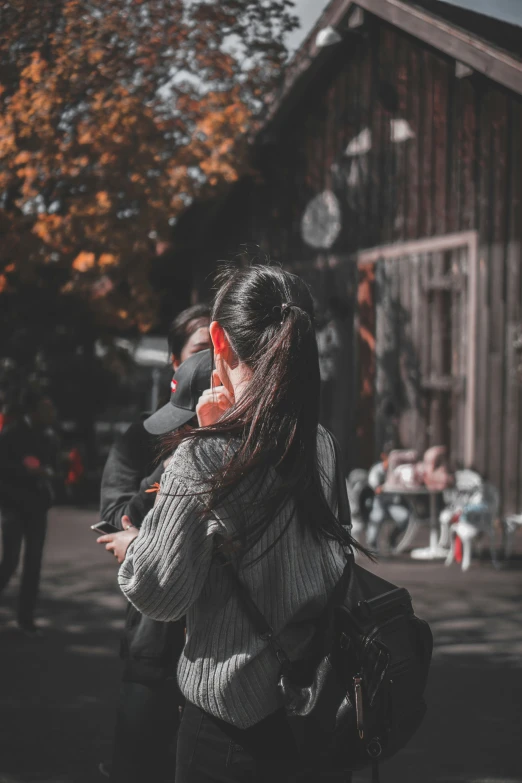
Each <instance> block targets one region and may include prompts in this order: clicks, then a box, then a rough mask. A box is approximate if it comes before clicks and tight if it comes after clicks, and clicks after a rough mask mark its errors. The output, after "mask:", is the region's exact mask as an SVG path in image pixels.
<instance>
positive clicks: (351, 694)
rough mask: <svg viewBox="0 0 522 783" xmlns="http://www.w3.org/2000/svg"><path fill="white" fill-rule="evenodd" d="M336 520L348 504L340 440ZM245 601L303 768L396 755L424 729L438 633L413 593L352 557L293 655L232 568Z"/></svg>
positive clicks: (333, 768)
mask: <svg viewBox="0 0 522 783" xmlns="http://www.w3.org/2000/svg"><path fill="white" fill-rule="evenodd" d="M333 441H334V444H335V450H336V461H337V488H338V498H339V520H340V521H341V522H342V523H343V524H344V525H346V526H349V525H350V522H351V518H350V507H349V504H348V496H347V492H346V482H345V479H344V475H343V469H342V458H341V454H340V449H339V446H338V444H337V442H336V440H335V439H333ZM231 575H232V577H233V581H234V584H235V589H236V591H237V594H238V597H239V599H240V602H241V605H242V606H243V608H244V610H245V611H246V613H247V614H248V616H249V617H250V620H251V622H252V624H253V625H254V627H255V629H256V631H257V633H259V635H260V636H261V637H262V638H263V639H266V641H268V642H269V644H270V646H271V648H272V650H273V652H274V655H276V656H277V658H278V660H279V662H280V664H281V674H280V678H279V683H278V687H279V690H280V693H281V696H282V700H283V703H284V706H285V709H286V714H287V719H288V722H289V724H290V726H291V728H292V732H293V735H294V737H295V739H296V743H297V747H298V751H299V758H300V760H301V761H302V763H303V767H304V768H305V769H306V772H307V774H311V773H313V772H317V773H322V774H323V775H324V774H343V773H344V772H350V771H353V770H360V769H364V768H365V767H368V766H373V776H372V777H373V780H374V781H378V777H379V770H378V765H379V763H380V761H382V760H385V759H388V758H390V757H391V756H393V755H394V754H395V753H397V751H398V750H400V749H401V748H403V747H404V746H405V745H406V744H407V743H408V742H409V740H410V739H411V737H412V736H413V734H414V733H415V732H416V730H417V729H418V728H419V726H420V724H421V721H422V719H423V717H424V714H425V711H426V705H425V702H424V698H423V693H424V689H425V686H426V681H427V677H428V670H429V667H430V662H431V654H432V648H433V638H432V635H431V631H430V628H429V626H428V624H427V623H426V622H425V621H424V620H420V619H419V618H417V617H416V616H415V614H414V612H413V607H412V603H411V597H410V595H409V593H408V591H407V590H405V589H404V588H401V587H396V586H395V585H393V584H391V583H390V582H387V581H385V580H384V579H381V578H380V577H378V576H376V575H375V574H373V573H372V572H371V571H368V570H366V569H365V568H363V567H362V566H360V565H358V564H357V563H355V561H354V558H353V554H352V553H351V552H349V553H348V554H347V563H346V567H345V569H344V572H343V575H342V577H341V579H340V580H339V582H338V583H337V585H336V586H335V588H334V590H333V591H332V594H331V595H330V596H329V599H328V602H327V606H326V608H325V611H324V612H323V614H322V616H321V617H320V619H319V621H318V624H317V631H316V633H315V635H314V638H313V640H312V642H311V645H310V648H309V650H308V653H307V656H306V659H304V660H300V661H290V660H289V659H288V657H287V655H286V653H285V651H284V650H283V649H282V648H281V647H280V646H279V643H278V641H277V638H276V637H275V636H274V632H273V630H272V628H271V627H270V625H269V624H268V622H267V621H266V619H265V617H264V616H263V615H262V614H261V612H260V611H259V609H258V607H257V606H256V604H255V603H254V601H253V600H252V598H251V597H250V594H249V593H248V590H247V588H246V587H245V586H244V585H243V583H242V582H241V580H240V579H239V577H238V575H237V573H236V572H235V570H233V569H231Z"/></svg>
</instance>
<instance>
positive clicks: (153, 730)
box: [100, 304, 210, 783]
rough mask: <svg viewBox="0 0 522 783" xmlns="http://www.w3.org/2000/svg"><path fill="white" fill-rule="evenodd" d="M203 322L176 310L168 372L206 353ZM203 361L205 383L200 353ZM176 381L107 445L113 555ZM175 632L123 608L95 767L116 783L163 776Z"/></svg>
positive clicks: (167, 419) (134, 511) (106, 510)
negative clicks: (108, 736) (115, 675)
mask: <svg viewBox="0 0 522 783" xmlns="http://www.w3.org/2000/svg"><path fill="white" fill-rule="evenodd" d="M209 323H210V309H209V307H208V306H207V305H203V304H199V305H195V306H194V307H189V308H188V309H187V310H183V311H182V312H181V313H180V314H179V315H178V316H177V317H176V318H175V319H174V321H173V322H172V325H171V327H170V329H169V335H168V343H169V353H170V361H171V364H172V366H173V368H174V369H175V370H181V368H182V366H183V362H185V361H186V360H189V359H191V357H193V356H195V355H196V354H199V353H200V352H202V351H205V349H208V348H209V345H210V337H209V332H208V327H209ZM205 356H206V362H207V363H208V368H209V369H208V372H207V371H206V370H204V372H206V379H207V380H206V383H205V385H208V377H209V375H210V353H209V351H208V350H206V351H205ZM177 377H178V376H177V374H175V375H174V378H173V380H172V384H171V402H167V403H166V404H165V405H164V406H163V407H162V408H160V409H159V410H158V411H157V412H156V414H154V415H153V416H150V415H149V414H143V415H142V416H141V417H140V419H139V420H137V421H136V422H134V423H133V424H131V425H130V427H129V428H128V430H127V431H126V432H125V433H124V434H123V435H122V436H120V437H119V438H118V439H117V440H116V441H115V443H114V445H113V447H112V448H111V451H110V453H109V456H108V459H107V463H106V465H105V469H104V472H103V477H102V486H101V506H100V513H101V519H103V520H105V521H107V522H110V523H111V524H112V525H114V526H115V527H117V528H119V529H120V530H122V531H125V532H122V533H120V534H119V535H118V536H115V537H114V539H113V541H111V542H110V543H113V544H114V548H115V549H117V548H118V547H123V548H125V547H126V544H127V541H128V533H127V532H126V528H128V527H130V526H133V527H136V528H139V527H140V525H141V523H142V521H143V519H144V518H145V516H146V514H147V512H148V511H149V510H150V508H152V505H153V503H154V498H155V493H154V492H150V491H149V490H150V489H151V488H153V487H154V486H155V485H156V484H157V483H159V481H160V479H161V475H162V473H163V470H164V468H165V465H164V462H163V461H162V460H160V459H159V458H158V455H159V453H160V451H161V445H160V446H159V447H158V435H160V434H162V433H166V432H171V431H172V430H173V429H175V428H176V427H177V426H180V424H179V417H176V416H173V415H172V414H173V411H175V405H174V402H173V400H174V399H176V400H179V399H180V395H179V394H178V396H177V397H176V393H177V389H176V390H175V391H173V390H172V387H173V386H176V385H177V383H178V382H179V381H178V380H176V379H177ZM171 403H172V404H171ZM173 405H174V407H173ZM194 405H195V403H194ZM193 415H194V412H192V416H193ZM158 418H159V419H160V420H161V422H162V424H161V426H160V425H159V424H158ZM158 426H160V429H158ZM163 427H164V429H163ZM106 543H109V542H106ZM115 554H116V552H115ZM183 633H184V628H183V627H181V626H180V624H177V623H161V622H156V621H154V620H150V619H149V618H145V617H143V616H142V615H141V614H140V613H139V612H138V611H137V610H135V609H134V608H133V607H131V606H129V607H128V610H127V616H126V622H125V631H124V634H123V637H122V640H121V647H120V655H121V657H122V659H123V661H124V671H123V679H122V685H121V689H120V701H119V707H118V715H117V720H116V730H115V738H114V747H113V758H112V763H111V762H103V763H102V764H100V772H101V773H102V775H104V776H105V777H110V779H111V780H113V781H116V782H117V783H120V782H121V781H125V783H132V781H136V783H138V781H139V783H142V782H143V781H145V780H156V781H161V780H162V779H163V778H164V777H165V770H166V768H167V767H168V750H169V744H170V743H172V742H174V741H175V740H174V738H175V734H176V729H177V723H178V720H179V713H178V706H179V703H180V700H179V693H178V690H177V687H176V684H175V680H174V678H173V671H174V669H173V667H174V664H173V660H174V659H175V651H176V650H178V651H179V649H180V648H181V646H182V644H183Z"/></svg>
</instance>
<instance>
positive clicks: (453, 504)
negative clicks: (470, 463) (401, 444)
mask: <svg viewBox="0 0 522 783" xmlns="http://www.w3.org/2000/svg"><path fill="white" fill-rule="evenodd" d="M482 484H483V481H482V477H481V476H480V474H479V473H476V472H475V471H474V470H457V472H456V473H455V486H454V487H452V488H451V489H447V490H445V492H444V502H445V504H446V505H445V508H443V509H442V511H441V512H440V515H439V523H440V538H439V544H438V545H439V547H441V548H442V549H447V548H448V547H449V546H450V543H451V541H450V525H451V520H452V519H453V517H454V516H455V514H456V513H457V512H459V511H462V509H463V508H464V506H465V505H466V504H467V503H468V502H469V500H470V498H471V496H472V495H473V494H474V493H475V492H477V491H478V490H480V489H481V487H482Z"/></svg>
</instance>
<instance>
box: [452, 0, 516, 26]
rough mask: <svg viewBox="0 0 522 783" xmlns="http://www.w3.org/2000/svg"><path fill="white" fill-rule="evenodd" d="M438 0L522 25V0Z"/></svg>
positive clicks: (501, 20)
mask: <svg viewBox="0 0 522 783" xmlns="http://www.w3.org/2000/svg"><path fill="white" fill-rule="evenodd" d="M438 2H440V3H447V4H448V5H454V6H456V7H457V8H464V9H465V10H466V11H473V12H474V13H477V14H483V15H484V16H490V17H491V18H492V19H498V20H499V21H500V22H507V24H514V25H518V26H519V27H522V3H521V2H520V0H438Z"/></svg>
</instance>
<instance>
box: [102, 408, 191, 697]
mask: <svg viewBox="0 0 522 783" xmlns="http://www.w3.org/2000/svg"><path fill="white" fill-rule="evenodd" d="M146 418H147V416H146V415H144V416H142V417H141V418H140V419H139V420H138V421H135V422H134V423H133V424H131V425H130V427H129V428H128V429H127V431H126V432H125V433H124V434H123V435H120V436H119V437H118V438H117V439H116V441H115V442H114V444H113V446H112V448H111V450H110V453H109V456H108V458H107V462H106V464H105V468H104V471H103V477H102V485H101V508H100V511H101V519H103V520H105V521H106V522H110V523H111V524H113V525H115V526H116V527H118V528H120V529H122V524H121V518H122V516H124V515H125V514H126V515H127V516H129V517H130V519H131V521H132V523H133V525H135V526H136V527H140V525H141V523H142V522H143V520H144V518H145V517H146V515H147V513H148V512H149V511H150V509H151V508H152V506H153V505H154V500H155V497H156V495H155V493H154V492H150V493H149V492H147V491H146V490H147V489H150V488H151V487H152V485H153V484H154V483H155V482H159V480H160V478H161V474H162V473H163V461H162V460H161V459H159V457H158V450H159V449H158V447H159V445H160V444H158V438H157V437H155V436H153V435H149V433H148V432H147V431H146V430H145V428H144V427H143V421H144V420H145V419H146ZM184 630H185V624H184V622H183V621H180V622H176V623H162V622H158V621H157V620H151V619H150V618H149V617H145V616H144V615H142V614H140V612H138V610H137V609H135V608H134V607H133V606H132V604H129V605H128V607H127V616H126V620H125V630H124V633H123V636H122V639H121V646H120V654H121V657H122V658H123V660H124V661H125V669H124V674H123V679H124V680H127V681H130V682H138V683H145V684H146V683H150V682H155V681H158V680H161V679H163V678H165V677H169V676H173V675H174V674H175V669H176V664H177V660H178V658H179V655H180V653H181V650H182V649H183V644H184V638H185V635H184Z"/></svg>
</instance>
